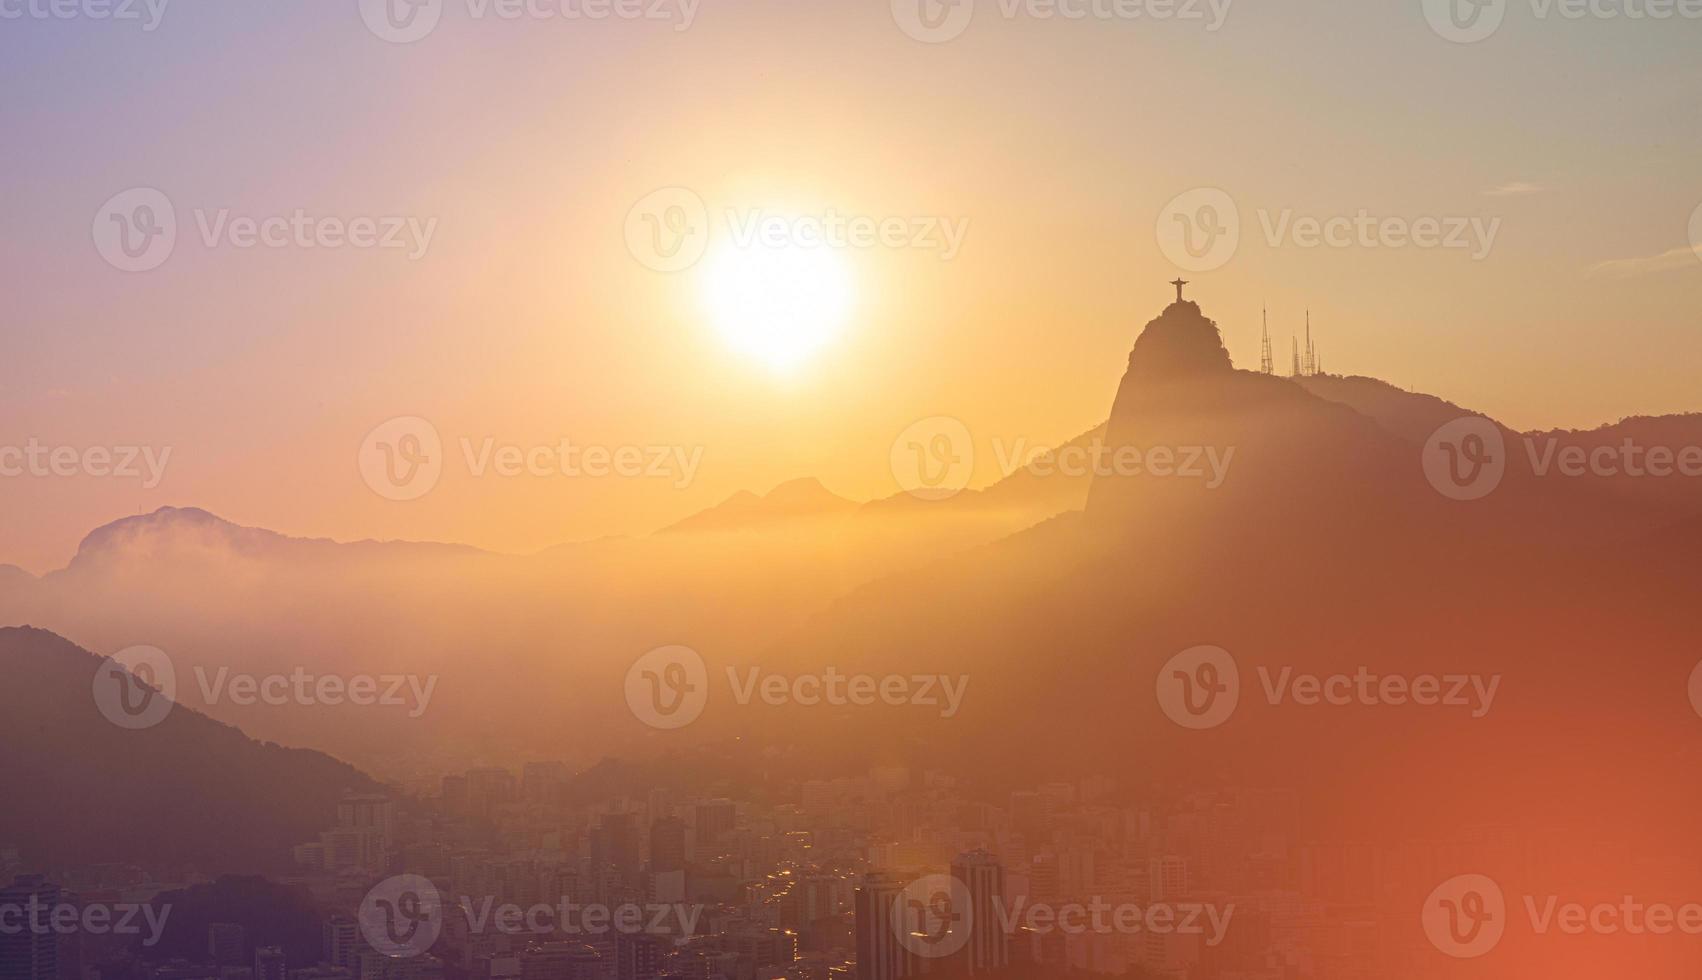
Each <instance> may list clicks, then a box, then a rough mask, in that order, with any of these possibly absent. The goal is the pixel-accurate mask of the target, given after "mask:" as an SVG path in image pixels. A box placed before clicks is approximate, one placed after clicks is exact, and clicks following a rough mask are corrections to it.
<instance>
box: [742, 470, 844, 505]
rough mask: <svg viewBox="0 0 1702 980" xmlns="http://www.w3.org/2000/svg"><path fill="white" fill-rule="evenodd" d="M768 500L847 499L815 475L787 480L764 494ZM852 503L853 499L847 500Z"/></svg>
mask: <svg viewBox="0 0 1702 980" xmlns="http://www.w3.org/2000/svg"><path fill="white" fill-rule="evenodd" d="M762 499H764V500H768V501H776V502H778V501H812V500H813V501H835V500H842V501H843V500H846V498H844V497H841V496H839V495H838V494H836V493H834V492H833V491H832V490H829V489H828V488H827V487H825V486H823V485H822V482H821V481H820V480H818V479H816V478H815V477H813V476H803V477H799V478H798V479H796V480H787V481H786V482H785V483H782V484H780V485H778V486H776V487H775V488H774V489H773V490H770V491H768V493H766V494H764V495H763V498H762ZM846 502H847V503H851V502H852V501H846Z"/></svg>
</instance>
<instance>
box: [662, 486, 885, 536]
mask: <svg viewBox="0 0 1702 980" xmlns="http://www.w3.org/2000/svg"><path fill="white" fill-rule="evenodd" d="M857 506H858V505H857V502H856V501H854V500H848V499H846V498H844V497H841V496H839V495H837V494H835V493H833V492H832V491H831V490H829V489H827V488H826V487H824V486H822V485H821V481H819V480H815V479H809V478H806V479H799V480H790V481H788V482H786V483H782V484H780V485H779V486H777V487H775V488H774V489H773V490H770V491H769V492H768V493H767V494H765V495H763V496H760V497H759V496H757V495H756V494H754V493H751V492H750V491H748V490H741V491H739V492H738V493H736V494H734V495H733V496H731V497H729V498H727V499H726V500H725V501H723V502H721V503H719V504H717V505H715V506H714V507H711V508H709V509H708V510H705V511H700V512H698V513H696V514H693V515H692V516H690V517H688V518H686V519H685V520H683V521H680V522H679V523H677V524H673V525H670V526H669V527H667V528H664V529H663V531H662V533H664V534H666V533H671V532H680V531H724V530H729V529H733V528H747V527H763V526H768V525H773V524H779V523H785V522H787V521H796V520H800V519H810V518H831V517H836V516H844V515H846V514H849V513H850V512H852V511H854V510H856V509H857Z"/></svg>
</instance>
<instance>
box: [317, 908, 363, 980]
mask: <svg viewBox="0 0 1702 980" xmlns="http://www.w3.org/2000/svg"><path fill="white" fill-rule="evenodd" d="M322 934H323V936H324V938H325V941H324V944H323V951H322V953H321V955H323V956H324V957H325V962H327V963H329V964H331V965H332V966H340V967H342V968H343V969H345V970H349V971H350V972H353V971H356V970H359V969H360V923H358V922H356V921H355V920H354V918H353V917H351V916H347V915H333V916H331V917H330V918H329V919H327V920H325V928H324V929H323V930H322Z"/></svg>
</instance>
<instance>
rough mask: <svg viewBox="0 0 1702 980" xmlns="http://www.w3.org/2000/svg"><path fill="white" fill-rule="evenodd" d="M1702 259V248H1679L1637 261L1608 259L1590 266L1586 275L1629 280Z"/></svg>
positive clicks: (1680, 266) (1667, 270) (1666, 270)
mask: <svg viewBox="0 0 1702 980" xmlns="http://www.w3.org/2000/svg"><path fill="white" fill-rule="evenodd" d="M1698 259H1702V247H1697V248H1691V247H1689V246H1681V247H1679V248H1674V249H1668V250H1667V251H1665V252H1662V253H1661V254H1659V255H1650V256H1646V257H1644V258H1637V259H1609V260H1607V261H1606V262H1597V263H1596V264H1595V265H1592V266H1590V270H1589V273H1588V275H1589V276H1590V277H1591V278H1603V277H1605V278H1609V279H1630V278H1632V277H1633V276H1647V275H1652V274H1654V273H1656V272H1670V271H1672V270H1673V269H1679V268H1683V267H1684V266H1687V265H1689V264H1691V263H1692V262H1695V261H1697V260H1698Z"/></svg>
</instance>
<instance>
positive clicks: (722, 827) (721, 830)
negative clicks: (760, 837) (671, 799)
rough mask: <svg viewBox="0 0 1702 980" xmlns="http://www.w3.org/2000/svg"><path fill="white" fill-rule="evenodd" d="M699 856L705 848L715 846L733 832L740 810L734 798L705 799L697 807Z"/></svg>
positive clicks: (702, 855) (701, 855)
mask: <svg viewBox="0 0 1702 980" xmlns="http://www.w3.org/2000/svg"><path fill="white" fill-rule="evenodd" d="M696 815H697V826H696V830H697V847H698V855H697V856H698V857H700V858H701V857H704V856H705V855H704V853H703V850H704V849H705V848H711V849H712V848H714V847H715V845H716V844H717V843H719V842H720V841H721V839H722V838H724V837H726V836H727V835H728V834H730V833H732V831H733V827H734V825H735V824H736V823H737V820H738V810H737V808H736V807H734V805H733V801H732V800H705V801H704V802H702V803H699V804H698V805H697V807H696Z"/></svg>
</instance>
